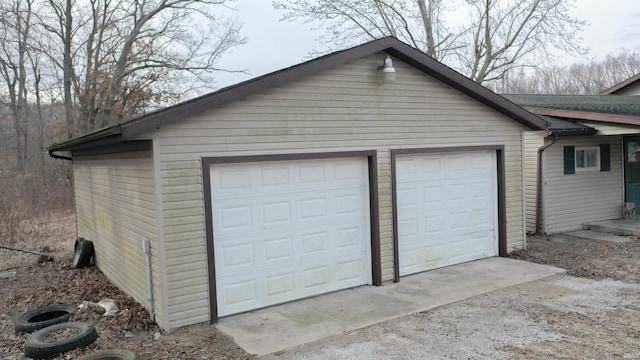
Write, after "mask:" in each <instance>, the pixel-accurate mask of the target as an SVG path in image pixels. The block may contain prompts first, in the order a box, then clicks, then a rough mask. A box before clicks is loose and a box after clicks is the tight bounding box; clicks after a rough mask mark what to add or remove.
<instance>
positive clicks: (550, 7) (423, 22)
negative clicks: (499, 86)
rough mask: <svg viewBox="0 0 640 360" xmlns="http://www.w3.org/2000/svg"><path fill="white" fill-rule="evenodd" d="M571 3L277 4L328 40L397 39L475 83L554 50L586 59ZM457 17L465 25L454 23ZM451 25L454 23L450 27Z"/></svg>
mask: <svg viewBox="0 0 640 360" xmlns="http://www.w3.org/2000/svg"><path fill="white" fill-rule="evenodd" d="M572 1H573V0H465V1H458V2H453V1H449V2H447V6H446V7H445V6H444V5H443V4H444V2H443V1H441V0H413V1H406V0H404V1H403V0H337V1H334V0H295V1H284V0H276V1H274V3H273V4H274V7H275V8H276V9H280V10H283V11H284V19H286V20H296V19H303V20H305V21H307V22H319V23H320V24H321V25H320V26H323V27H325V28H326V29H327V30H329V33H328V35H327V36H325V37H323V38H322V39H321V40H323V41H324V42H326V43H333V44H336V45H338V46H341V47H344V46H345V45H350V44H352V43H353V42H358V41H363V40H371V39H376V38H380V37H384V36H394V37H396V38H398V39H400V40H402V41H405V42H407V43H408V44H410V45H412V46H413V47H415V48H417V49H419V50H421V51H423V52H424V53H425V54H427V55H429V56H432V57H433V58H435V59H436V60H439V61H442V62H444V63H446V64H448V65H450V66H452V67H453V68H455V69H457V70H459V71H460V72H461V73H463V74H465V75H467V76H468V77H470V78H471V79H472V80H474V81H476V82H478V83H488V82H491V81H495V80H499V79H501V78H502V77H503V76H504V74H506V73H507V72H509V71H510V70H512V69H514V68H518V67H536V66H537V65H538V64H539V62H540V59H541V58H545V59H546V58H547V57H548V56H549V53H548V51H550V50H551V48H555V49H561V50H562V51H564V52H569V53H574V54H581V55H583V54H585V53H586V51H587V50H586V49H583V48H581V47H580V46H579V44H580V41H579V40H580V39H579V34H580V31H581V30H583V28H584V27H585V26H586V23H585V22H584V21H581V20H579V19H575V18H573V17H571V16H570V15H569V10H570V6H571V4H572ZM453 13H455V15H456V17H460V14H468V15H469V17H468V20H467V21H466V24H463V25H457V26H450V25H448V21H447V20H448V19H450V18H451V17H452V14H453ZM449 23H450V22H449Z"/></svg>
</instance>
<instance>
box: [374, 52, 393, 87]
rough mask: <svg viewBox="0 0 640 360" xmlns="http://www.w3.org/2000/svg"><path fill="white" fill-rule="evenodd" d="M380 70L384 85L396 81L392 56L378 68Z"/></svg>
mask: <svg viewBox="0 0 640 360" xmlns="http://www.w3.org/2000/svg"><path fill="white" fill-rule="evenodd" d="M378 70H380V72H381V75H382V82H383V83H385V84H387V83H392V82H394V81H395V80H396V69H394V68H393V62H392V61H391V56H389V55H387V57H386V58H385V59H384V63H383V64H382V65H381V66H378Z"/></svg>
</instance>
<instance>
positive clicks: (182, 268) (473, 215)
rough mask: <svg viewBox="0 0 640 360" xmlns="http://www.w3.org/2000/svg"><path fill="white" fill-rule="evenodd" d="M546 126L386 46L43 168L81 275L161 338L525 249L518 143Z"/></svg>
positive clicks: (81, 144) (175, 116) (159, 119)
mask: <svg viewBox="0 0 640 360" xmlns="http://www.w3.org/2000/svg"><path fill="white" fill-rule="evenodd" d="M388 56H390V58H389V59H390V60H393V67H394V69H395V73H394V72H392V71H390V70H392V69H391V68H388V67H387V68H383V67H382V65H383V61H384V60H385V58H387V57H388ZM388 65H390V64H388ZM382 74H386V75H389V74H392V75H395V80H394V81H391V80H392V79H389V80H390V81H389V82H383V81H382V80H381V75H382ZM545 126H546V123H545V122H544V121H543V120H541V119H540V118H538V117H536V116H535V115H533V114H531V113H530V112H527V111H525V110H524V109H522V108H520V107H518V106H516V105H514V104H513V103H511V102H509V101H507V100H505V99H504V98H502V97H500V96H498V95H496V94H494V93H493V92H491V91H489V90H487V89H486V88H484V87H482V86H480V85H478V84H476V83H474V82H472V81H471V80H469V79H468V78H465V77H464V76H462V75H460V74H459V73H457V72H455V71H453V70H451V69H450V68H448V67H446V66H444V65H442V64H440V63H438V62H436V61H435V60H433V59H432V58H430V57H428V56H426V55H424V54H423V53H421V52H420V51H417V50H415V49H413V48H411V47H410V46H408V45H406V44H404V43H402V42H400V41H398V40H396V39H394V38H384V39H380V40H375V41H372V42H369V43H366V44H364V45H361V46H357V47H354V48H351V49H348V50H344V51H340V52H336V53H333V54H330V55H327V56H323V57H320V58H318V59H315V60H311V61H308V62H305V63H302V64H299V65H296V66H293V67H290V68H287V69H284V70H280V71H277V72H274V73H271V74H268V75H265V76H261V77H258V78H256V79H253V80H249V81H246V82H243V83H240V84H238V85H235V86H231V87H228V88H224V89H222V90H219V91H217V92H214V93H212V94H208V95H205V96H202V97H199V98H196V99H193V100H190V101H186V102H184V103H181V104H178V105H175V106H172V107H169V108H166V109H163V110H160V111H157V112H154V113H150V114H148V115H144V116H141V117H139V118H136V119H133V120H129V121H125V122H122V123H121V124H118V125H115V126H111V127H108V128H105V129H102V130H98V131H95V132H93V133H90V134H87V135H84V136H80V137H77V138H74V139H71V140H68V141H64V142H62V143H58V144H54V145H52V146H50V147H49V151H50V154H51V155H52V156H61V154H60V152H70V153H71V158H70V159H72V160H73V169H74V190H75V201H76V212H77V226H78V229H77V230H78V236H81V237H84V238H86V239H89V240H92V241H93V242H94V246H95V255H96V265H97V266H98V267H99V268H100V269H101V270H102V272H103V273H104V274H105V275H106V276H107V277H108V278H109V279H111V280H112V281H113V282H114V283H115V284H116V285H117V286H119V287H120V288H121V289H123V290H124V291H125V292H127V293H128V294H130V295H132V296H133V297H134V298H135V299H136V300H137V301H139V302H140V303H142V304H144V305H145V306H147V307H149V308H150V309H151V310H154V312H155V319H156V321H157V322H158V324H160V326H161V327H162V328H164V329H165V330H171V329H175V328H177V327H181V326H184V325H189V324H193V323H198V322H204V321H211V322H216V321H217V320H218V318H219V317H222V316H228V315H232V314H236V313H240V312H245V311H249V310H252V309H257V308H261V307H265V306H269V305H273V304H278V303H282V302H287V301H292V300H296V299H300V298H304V297H308V296H313V295H317V294H322V293H327V292H331V291H336V290H340V289H345V288H351V287H355V286H360V285H366V284H372V285H382V284H383V282H385V281H400V278H401V277H402V276H404V275H409V274H413V273H416V272H421V271H426V270H429V269H434V268H438V267H442V266H447V265H452V264H457V263H461V262H466V261H470V260H475V259H480V258H485V257H491V256H505V255H506V254H507V252H508V251H511V250H513V249H518V248H522V247H524V246H525V231H524V202H523V191H522V190H523V172H522V170H523V141H522V139H523V133H524V132H527V131H530V130H542V129H544V128H545ZM63 154H64V153H63ZM145 239H147V240H149V241H150V243H151V272H150V275H151V278H149V276H148V273H147V269H146V264H145V260H146V258H145V253H144V251H143V246H142V244H143V241H144V240H145ZM149 281H151V282H152V287H151V289H152V294H149V291H148V286H149ZM150 295H153V297H152V298H153V299H154V300H153V302H150V300H149V298H150V297H151V296H150Z"/></svg>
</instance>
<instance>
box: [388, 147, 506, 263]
mask: <svg viewBox="0 0 640 360" xmlns="http://www.w3.org/2000/svg"><path fill="white" fill-rule="evenodd" d="M396 162H397V163H399V164H401V166H399V167H396V168H397V169H398V171H397V173H396V184H397V185H396V189H397V211H398V245H399V260H400V264H399V265H400V274H401V275H408V274H412V273H416V272H420V271H425V270H429V269H433V268H436V267H442V266H447V265H452V264H456V263H460V262H465V261H470V260H475V259H479V258H483V257H487V256H494V255H495V243H496V241H497V238H496V232H495V227H496V209H497V204H496V201H497V198H496V175H495V169H496V167H495V155H494V153H493V152H491V151H479V152H469V153H451V154H420V155H406V156H398V158H397V159H396Z"/></svg>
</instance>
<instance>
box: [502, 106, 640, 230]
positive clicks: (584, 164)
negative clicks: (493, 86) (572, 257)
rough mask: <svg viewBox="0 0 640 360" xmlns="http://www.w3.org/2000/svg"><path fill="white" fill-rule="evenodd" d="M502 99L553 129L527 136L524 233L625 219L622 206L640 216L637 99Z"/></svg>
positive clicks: (638, 115) (639, 120)
mask: <svg viewBox="0 0 640 360" xmlns="http://www.w3.org/2000/svg"><path fill="white" fill-rule="evenodd" d="M504 97H506V98H507V99H509V100H511V101H513V102H514V103H516V104H519V105H521V106H522V107H524V108H525V109H528V110H529V111H531V112H533V113H535V114H536V115H538V116H540V117H542V118H543V119H545V120H547V121H548V123H549V127H548V130H547V131H546V132H528V133H525V134H524V136H525V147H526V153H527V154H528V155H527V156H526V158H527V159H530V160H531V161H528V162H526V163H525V178H526V181H525V193H526V203H527V209H526V214H527V232H529V233H534V232H537V233H543V234H553V233H559V232H566V231H573V230H579V229H581V228H582V226H583V224H586V223H588V222H594V221H600V220H611V219H618V218H622V216H623V209H624V204H625V203H634V204H635V205H636V207H637V208H638V209H639V210H640V157H638V156H637V152H638V151H640V97H638V96H622V95H619V96H600V95H594V96H583V95H504ZM538 164H540V165H541V166H538Z"/></svg>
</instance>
